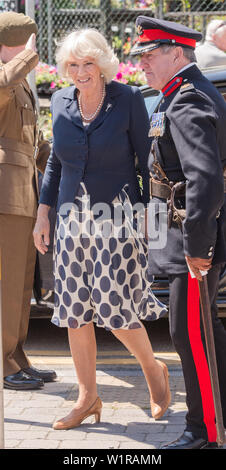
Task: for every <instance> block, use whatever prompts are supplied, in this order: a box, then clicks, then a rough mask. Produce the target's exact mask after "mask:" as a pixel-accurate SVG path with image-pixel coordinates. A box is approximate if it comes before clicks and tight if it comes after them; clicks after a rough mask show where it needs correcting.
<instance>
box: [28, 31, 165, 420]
mask: <svg viewBox="0 0 226 470" xmlns="http://www.w3.org/2000/svg"><path fill="white" fill-rule="evenodd" d="M56 57H57V65H58V69H59V71H60V73H61V75H62V76H64V77H67V78H69V79H70V80H71V81H72V83H73V86H70V87H68V88H64V89H62V90H60V91H57V92H56V93H54V95H53V97H52V104H51V110H52V119H53V147H52V152H51V155H50V157H49V160H48V163H47V169H46V172H45V175H44V180H43V184H42V190H41V195H40V205H39V209H38V218H37V222H36V226H35V229H34V240H35V245H36V247H37V249H38V250H39V251H40V252H41V253H42V254H45V253H46V251H47V250H48V243H49V220H48V211H49V208H50V207H51V206H54V205H55V202H56V199H57V197H58V202H57V211H58V216H57V227H56V247H55V309H54V314H53V318H52V322H53V323H54V324H56V325H57V326H60V327H67V328H68V334H69V344H70V349H71V353H72V357H73V361H74V364H75V368H76V372H77V377H78V383H79V396H78V400H77V402H76V403H75V406H74V408H73V410H72V411H71V413H70V414H69V415H67V416H66V417H64V418H62V419H61V420H59V421H56V422H55V423H54V425H53V427H54V429H69V428H73V427H76V426H79V425H80V424H81V422H82V421H83V420H84V419H85V418H86V417H87V416H90V415H95V417H96V420H99V419H100V413H101V408H102V402H101V399H100V398H99V397H98V395H97V387H96V339H95V331H94V322H96V324H97V326H100V327H104V328H106V329H108V330H111V331H112V333H113V334H114V335H115V336H116V337H117V338H118V339H119V340H120V341H121V342H122V343H123V344H124V345H125V346H126V347H127V348H128V349H129V351H130V352H131V353H133V354H134V355H135V356H136V358H137V360H138V361H139V363H140V365H141V367H142V370H143V372H144V375H145V378H146V381H147V385H148V389H149V393H150V403H151V411H152V415H153V417H154V418H155V419H159V418H160V417H161V416H162V415H163V414H164V413H165V411H166V409H167V408H168V406H169V403H170V390H169V381H168V370H167V367H166V365H165V364H164V363H162V362H161V361H158V360H156V359H155V357H154V355H153V351H152V347H151V343H150V341H149V338H148V335H147V332H146V329H145V328H144V326H143V324H142V320H152V319H153V318H159V317H160V316H161V315H163V314H165V313H166V309H165V306H164V305H163V304H161V303H160V302H159V301H158V300H157V299H156V298H155V297H154V295H153V293H152V292H151V290H150V282H149V281H150V280H149V278H148V273H147V256H146V255H147V243H146V241H145V240H144V239H142V237H141V236H139V234H138V228H137V219H136V217H135V216H133V209H134V205H136V207H138V206H137V205H139V204H140V206H141V205H142V204H143V206H144V205H145V204H147V203H148V202H149V173H148V168H147V159H148V154H149V149H150V142H149V139H148V130H149V120H148V115H147V112H146V108H145V104H144V100H143V98H142V95H141V93H140V90H139V89H138V88H137V87H130V86H127V85H124V84H121V83H117V82H116V81H114V80H113V77H114V76H115V75H116V73H117V70H118V63H119V62H118V59H117V58H116V56H115V55H114V53H113V51H112V49H111V48H110V46H109V45H108V43H107V42H106V40H105V38H104V37H103V35H102V34H101V33H99V32H98V31H96V30H94V29H90V28H88V29H82V30H78V31H75V32H72V33H70V34H69V35H68V36H67V37H66V38H65V39H64V40H63V41H62V43H61V44H60V47H59V49H58V51H57V55H56ZM135 157H137V159H138V163H139V169H140V172H141V175H142V180H143V192H142V194H141V190H140V186H139V182H138V178H137V173H136V165H135ZM128 211H129V213H130V216H129V215H128ZM138 212H139V211H138ZM100 213H101V216H100ZM122 214H123V215H122Z"/></svg>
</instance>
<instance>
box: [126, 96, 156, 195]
mask: <svg viewBox="0 0 226 470" xmlns="http://www.w3.org/2000/svg"><path fill="white" fill-rule="evenodd" d="M131 90H132V99H131V112H130V126H129V134H130V141H131V143H132V146H133V149H134V152H135V154H136V156H137V159H138V166H139V170H140V173H141V176H142V185H143V192H142V201H143V203H144V204H148V203H149V200H150V193H149V169H148V156H149V152H150V145H151V140H150V138H149V137H148V132H149V127H150V123H149V118H148V112H147V109H146V106H145V103H144V98H143V96H142V94H141V92H140V90H139V88H137V87H131Z"/></svg>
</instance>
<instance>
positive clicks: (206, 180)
mask: <svg viewBox="0 0 226 470" xmlns="http://www.w3.org/2000/svg"><path fill="white" fill-rule="evenodd" d="M217 119H218V117H217V115H216V112H215V109H214V106H213V104H212V103H211V100H210V99H208V98H207V97H206V96H205V95H203V94H202V93H201V92H197V91H196V90H195V89H194V90H191V91H189V90H188V91H186V92H184V93H180V94H178V99H177V101H176V102H175V104H174V106H173V109H171V112H170V121H171V124H170V131H171V134H172V137H173V140H174V143H175V146H176V149H177V152H178V155H179V158H180V162H181V166H182V169H183V173H184V175H185V178H186V180H187V187H186V219H185V221H184V227H183V228H184V252H185V255H187V256H190V257H192V258H204V259H210V258H212V256H213V254H214V247H215V243H216V237H217V216H218V213H219V210H220V209H221V207H222V205H223V202H224V181H223V172H222V164H221V160H220V155H219V150H218V145H217V130H216V127H217Z"/></svg>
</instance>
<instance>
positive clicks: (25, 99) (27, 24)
mask: <svg viewBox="0 0 226 470" xmlns="http://www.w3.org/2000/svg"><path fill="white" fill-rule="evenodd" d="M36 33H37V26H36V24H35V22H34V21H33V20H32V19H31V18H29V17H28V16H25V15H23V14H19V13H14V12H6V13H1V14H0V246H1V252H2V316H3V318H2V323H3V367H4V387H5V388H10V389H15V390H25V389H35V388H40V387H42V386H43V385H44V382H47V381H52V380H54V379H55V377H56V374H55V371H47V370H43V371H42V370H38V369H36V368H34V367H32V365H31V363H30V361H29V359H28V357H27V356H26V354H25V351H24V349H23V346H24V342H25V340H26V336H27V330H28V322H29V313H30V299H31V294H32V287H33V278H34V268H35V259H36V250H35V247H34V244H33V235H32V232H33V226H34V221H35V217H36V210H37V201H38V192H37V168H36V163H37V167H38V168H39V169H40V170H42V171H44V168H45V164H46V161H47V158H48V155H49V151H50V148H49V144H48V143H47V142H46V141H45V140H44V139H43V136H42V133H41V132H38V128H37V123H36V120H37V116H36V111H35V100H34V97H33V94H32V91H31V89H30V87H29V85H28V82H27V80H26V75H27V74H28V73H29V72H30V71H31V70H32V69H33V68H34V67H35V66H36V65H37V63H38V55H37V53H36V52H35V35H36Z"/></svg>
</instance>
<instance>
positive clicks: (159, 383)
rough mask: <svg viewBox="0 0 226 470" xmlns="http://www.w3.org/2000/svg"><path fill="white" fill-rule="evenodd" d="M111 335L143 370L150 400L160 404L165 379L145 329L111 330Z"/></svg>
mask: <svg viewBox="0 0 226 470" xmlns="http://www.w3.org/2000/svg"><path fill="white" fill-rule="evenodd" d="M112 333H113V334H114V335H115V337H116V338H118V339H119V340H120V341H121V342H122V343H123V344H124V346H125V347H126V348H127V349H128V350H129V351H130V352H131V353H132V354H134V356H135V357H136V359H137V360H138V362H139V363H140V365H141V368H142V370H143V373H144V376H145V378H146V381H147V385H148V389H149V393H150V395H151V398H152V400H153V401H156V402H160V401H161V398H162V397H164V394H165V386H166V384H165V378H164V374H163V370H162V368H161V367H160V365H159V363H158V361H157V360H156V359H155V357H154V354H153V350H152V346H151V342H150V340H149V337H148V334H147V331H146V329H145V328H144V327H143V326H142V328H137V329H134V330H124V329H121V330H120V329H119V330H112Z"/></svg>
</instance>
